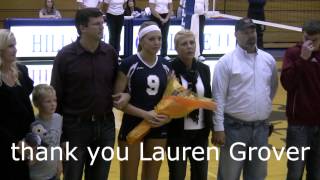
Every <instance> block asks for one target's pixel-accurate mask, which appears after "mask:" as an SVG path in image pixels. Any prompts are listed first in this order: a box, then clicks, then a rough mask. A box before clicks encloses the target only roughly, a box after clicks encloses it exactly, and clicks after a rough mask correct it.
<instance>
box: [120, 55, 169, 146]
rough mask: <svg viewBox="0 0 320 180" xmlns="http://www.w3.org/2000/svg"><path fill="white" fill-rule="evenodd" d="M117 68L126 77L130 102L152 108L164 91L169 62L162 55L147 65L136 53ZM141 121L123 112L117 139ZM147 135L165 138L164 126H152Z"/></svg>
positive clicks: (123, 136) (139, 106) (137, 105)
mask: <svg viewBox="0 0 320 180" xmlns="http://www.w3.org/2000/svg"><path fill="white" fill-rule="evenodd" d="M119 70H120V71H121V72H123V73H124V74H125V75H126V76H127V78H128V88H129V91H130V94H131V99H130V104H132V105H134V106H136V107H138V108H141V109H144V110H147V111H150V110H153V109H154V107H155V106H156V105H157V103H158V102H159V101H160V99H161V98H162V95H163V93H164V91H165V88H166V85H167V76H168V73H169V71H170V70H171V68H170V65H169V63H168V62H167V61H166V60H164V59H163V58H162V57H157V60H156V63H155V64H154V65H152V66H149V65H148V64H146V63H145V62H144V61H143V60H142V58H141V56H140V55H139V54H137V55H132V56H130V57H128V58H126V59H125V60H124V61H123V62H122V63H121V64H120V66H119ZM141 121H142V119H141V118H138V117H135V116H131V115H128V114H124V115H123V120H122V125H121V128H120V132H119V139H121V140H125V139H126V136H127V134H128V133H129V132H130V131H131V130H132V129H133V128H134V127H135V126H136V125H138V124H139V123H140V122H141ZM148 136H149V137H153V138H165V137H166V127H165V126H162V127H159V128H153V129H152V130H151V132H150V133H149V135H148Z"/></svg>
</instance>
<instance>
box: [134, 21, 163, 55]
mask: <svg viewBox="0 0 320 180" xmlns="http://www.w3.org/2000/svg"><path fill="white" fill-rule="evenodd" d="M151 25H156V26H158V24H157V23H155V22H153V21H145V22H143V23H142V24H141V26H140V28H139V32H140V31H141V30H142V29H144V28H146V27H148V26H151ZM143 37H144V36H143ZM143 37H139V38H140V39H139V44H138V52H140V51H141V50H142V47H141V45H140V41H141V39H143Z"/></svg>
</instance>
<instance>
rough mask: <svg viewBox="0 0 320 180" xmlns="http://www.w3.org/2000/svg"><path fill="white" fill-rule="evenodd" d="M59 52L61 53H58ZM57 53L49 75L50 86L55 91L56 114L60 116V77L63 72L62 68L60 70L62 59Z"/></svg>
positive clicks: (61, 85)
mask: <svg viewBox="0 0 320 180" xmlns="http://www.w3.org/2000/svg"><path fill="white" fill-rule="evenodd" d="M60 52H61V51H60ZM60 52H59V53H58V55H57V56H56V58H55V60H54V61H53V67H52V74H51V82H50V84H51V86H52V87H54V89H55V91H56V96H57V110H56V112H58V113H59V114H62V109H61V108H62V104H61V102H62V99H63V97H62V94H63V92H62V89H63V80H62V77H63V75H62V74H61V73H62V72H63V70H62V68H61V62H63V61H64V59H63V58H64V57H63V55H62V53H60Z"/></svg>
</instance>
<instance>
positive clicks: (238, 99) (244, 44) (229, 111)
mask: <svg viewBox="0 0 320 180" xmlns="http://www.w3.org/2000/svg"><path fill="white" fill-rule="evenodd" d="M235 36H236V39H237V46H236V49H235V50H234V51H232V52H230V53H227V54H225V55H224V56H223V57H221V58H220V60H219V62H218V63H217V65H216V66H215V72H214V76H213V84H212V90H213V96H214V99H215V101H216V102H217V103H218V107H217V110H216V112H215V117H214V121H213V123H214V136H213V138H212V143H213V144H216V145H222V146H221V149H220V150H221V151H220V160H219V170H218V180H234V179H239V178H240V174H241V171H242V170H243V179H244V180H252V179H254V180H263V179H264V178H265V177H266V176H267V161H262V160H261V159H260V158H261V157H263V158H265V157H267V151H265V150H264V151H261V152H260V153H259V154H260V156H259V154H258V150H256V151H252V152H251V155H252V159H250V160H249V154H248V149H249V148H250V147H257V148H258V149H259V148H260V147H264V146H266V147H267V146H268V134H269V122H268V121H267V119H268V117H269V115H270V113H271V111H272V99H273V98H274V96H275V93H276V90H277V86H278V82H277V80H278V79H277V69H276V62H275V60H274V58H273V57H272V56H271V55H270V54H268V53H266V52H264V51H262V50H260V49H258V48H257V46H256V41H257V34H256V25H255V24H254V23H253V22H252V20H251V19H249V18H243V19H241V20H239V21H238V22H237V23H236V25H235ZM235 143H238V144H235ZM240 143H241V144H240ZM230 169H232V171H231V170H230Z"/></svg>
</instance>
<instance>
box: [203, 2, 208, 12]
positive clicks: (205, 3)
mask: <svg viewBox="0 0 320 180" xmlns="http://www.w3.org/2000/svg"><path fill="white" fill-rule="evenodd" d="M208 11H209V0H205V1H204V14H207V12H208Z"/></svg>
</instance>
